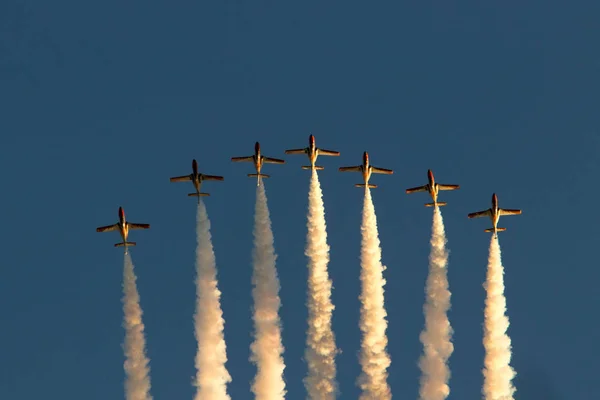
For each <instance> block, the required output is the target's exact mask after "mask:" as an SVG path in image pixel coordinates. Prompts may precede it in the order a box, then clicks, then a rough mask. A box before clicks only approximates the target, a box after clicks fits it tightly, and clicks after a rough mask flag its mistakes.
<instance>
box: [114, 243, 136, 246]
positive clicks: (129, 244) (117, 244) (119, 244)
mask: <svg viewBox="0 0 600 400" xmlns="http://www.w3.org/2000/svg"><path fill="white" fill-rule="evenodd" d="M125 245H127V246H135V242H125V243H123V242H121V243H115V247H122V246H125Z"/></svg>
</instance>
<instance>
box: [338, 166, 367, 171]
mask: <svg viewBox="0 0 600 400" xmlns="http://www.w3.org/2000/svg"><path fill="white" fill-rule="evenodd" d="M340 171H341V172H345V171H348V172H361V171H362V169H361V166H360V165H357V166H356V167H340Z"/></svg>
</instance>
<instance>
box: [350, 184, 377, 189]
mask: <svg viewBox="0 0 600 400" xmlns="http://www.w3.org/2000/svg"><path fill="white" fill-rule="evenodd" d="M354 186H356V187H362V188H364V187H365V186H366V187H368V188H370V189H375V188H376V187H377V185H373V184H372V183H369V184H368V185H365V184H364V183H357V184H355V185H354Z"/></svg>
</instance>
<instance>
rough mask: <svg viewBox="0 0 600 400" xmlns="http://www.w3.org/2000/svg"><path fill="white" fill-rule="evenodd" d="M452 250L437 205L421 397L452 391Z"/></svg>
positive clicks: (434, 398)
mask: <svg viewBox="0 0 600 400" xmlns="http://www.w3.org/2000/svg"><path fill="white" fill-rule="evenodd" d="M447 266H448V252H447V251H446V233H445V232H444V220H443V219H442V213H441V212H440V209H439V208H438V207H437V206H436V207H435V209H434V211H433V227H432V233H431V254H430V255H429V275H428V277H427V284H426V289H425V294H426V296H425V306H424V307H423V311H424V313H425V329H424V330H423V332H421V336H420V339H421V342H422V343H423V355H422V356H421V359H420V360H419V367H420V368H421V372H422V375H421V387H420V389H419V394H420V399H421V400H444V399H445V398H447V397H448V395H449V394H450V387H449V386H448V380H449V379H450V369H449V368H448V358H450V355H451V354H452V352H453V351H454V346H453V345H452V342H451V341H450V340H451V336H452V327H451V326H450V321H449V320H448V310H449V309H450V291H449V290H448V270H447Z"/></svg>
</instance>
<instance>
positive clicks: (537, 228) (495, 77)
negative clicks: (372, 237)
mask: <svg viewBox="0 0 600 400" xmlns="http://www.w3.org/2000/svg"><path fill="white" fill-rule="evenodd" d="M417 3H418V4H417ZM460 3H461V4H456V2H440V1H437V2H431V1H419V2H398V1H387V0H384V1H378V2H359V1H354V0H350V1H335V0H334V1H328V2H323V1H312V0H307V1H302V2H279V1H262V0H258V1H252V2H239V1H186V0H182V1H177V2H166V1H164V2H161V1H157V0H148V1H127V2H123V1H114V0H106V1H102V2H94V3H91V2H81V1H74V0H70V1H67V0H63V1H53V2H48V1H39V0H38V1H17V0H4V1H2V2H0V177H1V180H2V185H3V190H2V196H0V207H1V208H2V210H3V218H2V220H3V224H2V226H3V229H2V230H1V231H0V243H1V244H0V250H1V254H2V259H1V260H2V261H1V264H2V267H1V271H2V274H1V277H0V304H1V311H0V348H1V351H0V398H1V399H11V400H21V399H34V398H40V397H45V398H56V399H59V398H60V399H63V400H79V399H83V398H85V399H88V400H93V399H117V398H122V397H123V381H124V371H123V366H122V364H123V360H124V357H123V351H122V348H121V344H122V342H123V338H124V331H123V328H122V327H121V323H122V317H123V312H122V304H121V296H122V291H121V290H122V289H121V283H122V267H123V265H122V264H123V261H122V260H123V255H122V250H121V249H115V248H114V247H113V243H116V242H117V241H118V240H119V235H118V234H117V233H110V234H109V233H106V234H98V233H96V232H95V228H96V227H97V226H100V225H108V224H112V223H115V222H116V221H117V209H118V207H119V206H123V207H124V208H125V212H126V214H127V217H128V218H129V219H130V220H131V221H132V222H140V223H150V224H152V228H151V229H150V230H148V231H136V232H134V233H133V234H132V235H131V236H130V237H131V240H134V241H137V242H138V246H137V247H136V248H135V249H133V250H132V257H133V261H134V264H135V267H136V272H137V274H138V277H139V279H138V288H139V292H140V295H141V306H142V308H143V310H144V323H145V325H146V333H147V346H148V356H149V357H150V360H151V380H152V394H153V395H154V397H155V398H156V399H191V398H192V396H193V393H194V388H193V387H192V386H191V381H192V376H193V375H194V374H195V369H194V355H195V353H196V341H195V339H194V333H193V325H192V315H193V313H194V299H195V287H194V283H193V280H194V252H195V243H196V242H195V241H196V238H195V211H196V203H195V201H194V200H193V199H190V198H188V197H186V194H187V193H188V192H190V191H192V185H191V184H183V183H180V184H170V183H169V180H168V178H169V177H170V176H177V175H184V174H187V173H189V172H191V160H192V158H196V159H197V160H198V163H199V169H200V171H201V172H204V173H208V174H217V175H224V176H225V182H209V183H207V184H206V186H205V189H206V190H207V191H209V192H210V193H211V195H212V196H211V197H210V198H207V199H206V204H207V208H208V213H209V217H210V218H211V222H212V234H213V240H214V247H215V252H216V258H217V264H218V268H219V285H220V289H221V290H222V292H223V296H222V307H223V310H224V317H225V323H226V325H225V336H226V342H227V354H228V358H229V361H228V363H227V368H228V370H229V371H230V373H231V375H232V377H233V382H232V383H231V384H230V386H229V393H230V394H231V396H232V398H233V399H248V398H251V393H250V381H251V380H252V379H253V377H254V372H255V369H254V366H253V365H252V364H251V363H250V362H249V361H248V357H249V345H250V342H251V340H252V337H251V332H252V323H251V283H250V276H251V250H252V228H253V210H254V200H255V199H254V193H255V181H254V180H252V179H249V178H247V177H246V174H247V173H249V172H252V167H251V165H250V164H233V163H231V162H230V157H232V156H245V155H251V154H252V151H253V145H254V142H255V141H260V142H261V144H262V147H263V151H264V154H265V155H267V156H271V157H283V156H284V155H283V152H284V150H285V149H288V148H297V147H304V146H306V145H307V144H308V135H309V134H310V133H313V134H315V135H316V138H317V145H318V146H321V147H324V148H329V149H333V150H339V151H341V154H342V155H341V157H339V158H325V157H323V158H321V159H320V160H319V162H320V164H322V165H324V166H325V170H324V171H322V172H321V173H320V179H321V184H322V187H323V192H324V201H325V209H326V218H327V224H328V235H329V244H330V246H331V263H330V274H331V277H332V279H333V283H334V286H335V290H334V292H333V302H334V304H335V306H336V309H335V312H334V320H333V327H334V330H335V333H336V338H337V344H338V346H339V347H340V348H341V350H342V353H341V355H340V356H339V357H338V358H337V365H338V379H339V383H340V389H341V392H342V394H341V398H343V399H355V398H357V396H358V389H357V387H356V385H355V381H356V378H357V376H358V375H359V373H360V367H359V364H358V358H357V352H358V349H359V343H360V331H359V328H358V318H359V301H358V295H359V291H360V286H359V279H358V276H359V252H360V247H359V246H360V222H361V221H360V219H361V208H362V200H363V194H362V191H361V190H360V189H356V188H354V187H353V184H354V183H356V182H359V181H360V176H359V175H358V174H350V173H348V174H342V173H339V172H338V171H337V168H338V167H339V166H342V165H357V164H359V163H360V157H361V154H362V152H363V151H364V150H367V151H369V153H370V155H371V161H372V163H373V165H375V166H378V167H383V168H392V169H394V170H395V174H394V175H392V176H383V175H378V176H374V177H373V179H372V183H375V184H378V185H379V188H378V189H375V190H373V199H374V203H375V210H376V213H377V217H378V224H379V233H380V239H381V245H382V250H383V263H384V264H385V265H386V266H387V267H388V269H387V271H386V272H385V277H386V279H387V285H386V292H385V296H386V297H385V298H386V307H387V311H388V319H389V328H388V337H389V351H390V354H391V357H392V365H391V367H390V369H389V373H390V375H389V382H390V385H391V388H392V392H393V395H394V398H399V399H403V398H407V399H414V398H416V397H417V393H418V386H419V385H418V380H419V375H420V373H419V369H418V367H417V361H418V358H419V356H420V354H421V352H422V346H421V343H420V342H419V333H420V332H421V330H422V329H423V313H422V305H423V301H424V292H423V290H424V284H425V278H426V274H427V265H428V261H427V257H428V254H429V239H430V233H431V219H432V215H431V214H432V213H431V209H429V208H425V207H423V203H425V202H427V201H428V200H429V197H428V196H427V195H426V194H422V193H420V194H415V195H411V196H408V195H406V194H404V190H405V189H406V188H408V187H412V186H418V185H422V184H425V183H426V172H427V169H428V168H431V169H432V170H433V171H434V173H435V176H436V178H437V180H438V181H439V182H441V183H448V184H455V183H456V184H460V185H461V189H460V190H459V191H456V192H446V193H443V195H442V196H443V197H442V199H443V200H444V201H448V203H449V205H448V206H447V207H445V208H443V209H442V212H443V216H444V220H445V223H446V232H447V236H448V241H449V243H448V246H449V249H450V251H451V254H450V261H449V281H450V290H451V292H452V310H451V312H450V321H451V324H452V326H453V328H454V330H455V334H454V344H455V351H454V354H453V355H452V357H451V359H450V368H451V371H452V378H451V381H450V386H451V395H450V398H452V399H477V398H480V391H481V386H482V381H483V378H482V373H481V368H482V364H483V356H484V353H483V345H482V323H483V307H484V296H485V292H484V289H483V287H482V283H483V281H484V279H485V267H486V263H487V252H488V245H489V239H490V235H489V234H486V233H484V232H483V229H485V228H487V227H488V226H490V222H489V220H473V221H469V220H468V219H467V213H469V212H474V211H479V210H483V209H486V208H488V207H489V206H490V200H491V195H492V193H493V192H496V193H497V194H498V196H499V201H500V206H501V207H505V208H522V209H523V214H522V215H521V216H518V217H507V218H504V219H501V224H500V225H501V226H505V227H507V228H508V230H507V231H506V232H504V233H501V234H500V245H501V248H502V251H503V253H502V255H503V263H504V266H505V268H506V275H505V283H506V296H507V301H508V315H509V317H510V322H511V325H510V329H509V334H510V336H511V338H512V345H513V360H512V365H513V366H514V368H515V369H516V371H517V373H518V376H517V378H516V380H515V385H516V387H517V390H518V392H517V396H516V397H517V398H518V399H532V398H534V399H542V398H543V399H546V400H559V399H568V400H578V399H586V400H589V399H591V398H592V397H594V396H595V395H596V394H597V373H598V361H597V360H598V357H599V356H600V348H599V345H598V338H599V337H600V324H599V322H598V318H597V315H598V311H597V308H598V304H599V303H600V294H599V292H598V289H597V287H598V281H599V280H600V272H599V269H598V261H597V260H596V259H595V258H594V257H595V249H596V247H597V241H598V239H599V238H600V235H599V234H598V230H597V229H596V228H597V226H598V213H597V212H595V210H596V209H597V208H598V205H597V197H598V194H599V190H598V184H597V182H598V178H597V177H598V174H599V172H600V160H599V157H598V154H599V150H600V138H599V128H598V124H599V122H600V118H599V117H598V115H599V114H598V111H597V109H598V104H599V101H598V100H599V99H598V92H599V89H600V78H599V76H600V75H599V74H598V72H599V68H600V55H599V53H598V37H599V32H598V19H599V17H600V5H599V4H598V2H595V1H575V2H571V3H570V5H568V6H567V5H565V4H564V3H563V2H558V1H553V0H551V1H537V0H534V1H528V2H516V1H508V2H506V1H505V2H489V1H487V2H481V1H463V2H460ZM285 158H286V160H287V164H286V165H283V166H279V165H267V166H266V167H265V170H264V172H265V173H268V174H271V175H272V178H271V179H270V180H269V181H268V182H267V186H266V188H267V196H268V199H269V206H270V208H271V216H272V222H273V230H274V234H275V248H276V252H277V254H278V255H279V257H278V261H277V268H278V270H279V276H280V279H281V299H282V304H283V305H282V308H281V318H282V321H283V329H284V330H283V342H284V345H285V347H286V351H285V362H286V369H285V379H286V381H287V389H288V396H287V398H288V399H290V400H295V399H304V398H305V390H304V386H303V384H302V379H303V378H304V376H305V374H306V364H305V362H304V361H303V352H304V347H305V331H306V317H307V310H306V306H305V300H306V284H305V282H306V275H307V270H306V257H305V256H304V246H305V240H306V209H307V195H308V193H307V192H308V182H309V175H310V174H309V172H307V171H303V170H301V169H300V166H301V165H304V164H305V163H306V162H307V160H306V159H305V158H303V157H301V156H290V157H285Z"/></svg>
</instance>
